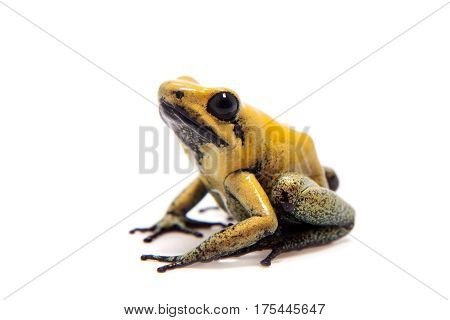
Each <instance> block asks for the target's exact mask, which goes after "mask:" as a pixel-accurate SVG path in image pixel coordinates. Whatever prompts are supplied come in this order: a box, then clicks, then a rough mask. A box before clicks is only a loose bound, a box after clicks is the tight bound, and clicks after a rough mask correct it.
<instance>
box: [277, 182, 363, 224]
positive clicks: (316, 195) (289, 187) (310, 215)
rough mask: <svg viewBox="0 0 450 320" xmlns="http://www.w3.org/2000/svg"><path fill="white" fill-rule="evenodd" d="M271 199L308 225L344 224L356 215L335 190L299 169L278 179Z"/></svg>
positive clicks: (291, 215)
mask: <svg viewBox="0 0 450 320" xmlns="http://www.w3.org/2000/svg"><path fill="white" fill-rule="evenodd" d="M271 202H272V203H273V204H274V206H275V207H276V208H277V209H278V210H282V211H283V213H284V214H285V215H286V216H288V217H290V219H294V220H297V221H298V222H302V223H306V224H310V225H315V226H337V227H347V226H350V225H353V223H354V219H355V211H354V210H353V208H352V207H351V206H350V205H349V204H348V203H347V202H345V201H344V200H343V199H342V198H341V197H339V196H338V195H337V194H336V193H335V192H333V191H332V190H330V189H327V188H322V187H320V186H319V185H317V183H315V182H314V181H313V180H311V179H309V178H308V177H305V176H302V175H300V174H298V173H285V174H283V175H281V176H280V177H279V178H278V179H277V181H276V182H275V184H274V187H273V188H272V192H271Z"/></svg>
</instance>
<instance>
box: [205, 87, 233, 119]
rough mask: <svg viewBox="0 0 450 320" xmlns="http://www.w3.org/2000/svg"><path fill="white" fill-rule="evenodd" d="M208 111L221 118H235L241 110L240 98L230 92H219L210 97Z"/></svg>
mask: <svg viewBox="0 0 450 320" xmlns="http://www.w3.org/2000/svg"><path fill="white" fill-rule="evenodd" d="M206 111H208V112H209V113H210V114H212V115H213V116H215V117H217V118H218V119H220V120H224V121H229V120H233V119H234V118H235V117H236V115H237V113H238V111H239V100H238V99H237V98H236V97H235V96H234V95H233V94H231V93H229V92H225V91H224V92H219V93H216V94H215V95H213V96H212V97H211V99H209V101H208V105H207V106H206Z"/></svg>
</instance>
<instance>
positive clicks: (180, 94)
mask: <svg viewBox="0 0 450 320" xmlns="http://www.w3.org/2000/svg"><path fill="white" fill-rule="evenodd" d="M174 93H175V97H177V99H181V98H183V97H184V92H183V91H175V92H174Z"/></svg>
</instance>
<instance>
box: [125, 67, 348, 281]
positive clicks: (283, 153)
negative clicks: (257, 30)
mask: <svg viewBox="0 0 450 320" xmlns="http://www.w3.org/2000/svg"><path fill="white" fill-rule="evenodd" d="M158 101H159V113H160V116H161V118H162V120H163V121H164V122H165V123H166V124H167V125H168V127H169V128H170V129H172V130H173V132H174V133H175V135H176V136H177V138H178V140H179V142H180V143H181V146H182V147H183V149H184V150H185V153H186V154H187V156H188V157H189V158H190V159H191V160H192V161H194V162H195V164H196V167H197V168H198V176H197V177H196V178H195V179H194V180H193V181H192V182H191V183H190V184H189V185H188V186H187V187H186V188H185V189H183V191H182V192H181V193H180V194H179V195H178V196H177V197H176V198H175V199H174V200H173V201H172V203H171V204H170V205H169V207H168V209H167V210H166V213H165V215H164V217H163V218H162V219H161V220H159V221H158V222H157V223H156V224H154V225H152V226H151V227H145V228H136V229H133V230H131V231H130V233H135V232H141V233H149V235H148V236H147V237H146V238H144V242H152V241H155V239H156V238H158V237H159V236H161V235H162V234H165V233H168V232H172V231H177V232H184V233H187V234H191V235H193V236H196V237H202V236H203V235H202V233H201V232H200V231H199V230H198V229H201V228H209V227H213V226H219V227H220V228H221V229H220V230H219V231H217V232H215V233H213V234H212V235H211V236H210V237H209V238H207V239H206V240H204V241H203V242H201V243H200V244H199V245H198V246H196V247H195V248H193V249H192V250H190V251H188V252H187V253H185V254H181V255H174V256H166V255H157V254H144V255H142V256H141V260H156V261H160V262H164V263H165V264H164V265H162V266H160V267H159V268H157V271H158V272H165V271H167V270H172V269H176V268H181V267H186V266H189V265H192V264H194V263H198V262H201V263H207V262H211V261H214V260H219V259H222V258H227V257H239V256H241V255H244V254H247V253H250V252H253V251H259V250H270V253H269V254H268V255H267V257H265V258H264V259H263V260H262V261H261V262H260V263H261V264H262V265H263V266H270V265H271V263H272V260H273V259H274V258H276V257H277V256H279V255H280V254H282V253H285V252H289V251H295V250H302V249H305V248H310V247H315V246H321V245H326V244H329V243H331V242H333V241H335V240H337V239H340V238H342V237H344V236H346V235H347V234H349V233H350V231H351V230H352V229H353V226H354V220H355V210H354V209H353V207H352V206H351V205H350V204H348V203H347V202H346V201H345V200H344V199H343V198H342V197H340V196H339V195H338V194H337V193H336V191H337V189H338V186H339V179H338V176H337V174H336V172H335V171H334V170H333V169H331V168H330V167H326V166H322V165H321V163H320V161H319V158H318V155H317V152H316V148H315V144H314V142H313V140H312V138H311V136H310V135H309V134H308V133H307V132H305V131H297V130H296V129H295V128H293V127H290V126H287V125H283V124H281V123H280V122H278V121H277V120H276V119H273V118H271V117H270V116H269V115H267V114H265V113H264V112H262V111H260V110H258V109H257V108H254V107H252V106H251V105H249V104H246V103H243V102H242V101H241V99H240V97H239V96H238V94H237V93H236V92H235V91H234V90H231V89H229V88H225V87H205V86H202V85H200V83H199V82H198V81H197V80H195V79H194V78H192V77H188V76H181V77H178V78H176V79H175V80H170V81H166V82H163V83H162V84H161V86H160V87H159V90H158ZM207 194H210V195H211V196H212V197H213V199H214V200H215V202H216V203H217V206H218V207H219V208H220V209H222V210H223V211H224V212H226V213H227V214H228V215H229V216H230V217H231V218H233V221H235V223H229V224H225V223H222V222H206V221H199V220H194V219H192V218H190V217H188V216H187V214H188V212H190V211H191V209H193V208H194V207H195V206H196V205H197V204H198V203H199V202H200V201H201V200H202V199H203V198H204V197H205V195H207Z"/></svg>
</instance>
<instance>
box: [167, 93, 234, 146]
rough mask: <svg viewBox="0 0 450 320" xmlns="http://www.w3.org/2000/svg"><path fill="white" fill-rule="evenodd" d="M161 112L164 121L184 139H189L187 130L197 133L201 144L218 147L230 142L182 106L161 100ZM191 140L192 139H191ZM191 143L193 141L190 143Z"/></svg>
mask: <svg viewBox="0 0 450 320" xmlns="http://www.w3.org/2000/svg"><path fill="white" fill-rule="evenodd" d="M160 106H161V107H160V108H159V113H160V114H161V118H162V119H163V120H164V122H165V123H166V124H167V125H168V126H169V127H170V128H171V129H172V130H173V131H174V132H175V133H176V134H177V136H179V137H180V138H181V139H182V140H183V141H186V140H188V137H187V136H186V134H187V132H186V131H188V132H191V133H193V134H195V135H196V138H197V139H196V140H198V141H197V142H199V143H200V144H202V143H203V144H206V143H213V144H214V145H215V146H217V147H227V146H228V143H227V142H226V141H224V140H223V139H222V138H221V137H219V136H218V135H217V134H216V133H215V132H214V131H213V130H212V129H211V128H210V127H208V126H205V125H202V124H200V123H198V122H197V121H195V120H194V119H192V118H191V117H189V114H188V113H187V112H186V110H184V109H183V107H181V106H175V105H173V104H171V103H168V102H167V101H165V100H163V99H161V100H160ZM189 142H191V141H190V139H189ZM188 144H191V143H188Z"/></svg>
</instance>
